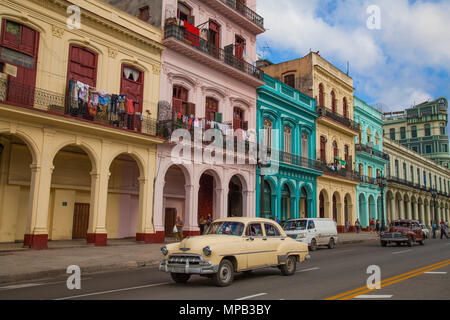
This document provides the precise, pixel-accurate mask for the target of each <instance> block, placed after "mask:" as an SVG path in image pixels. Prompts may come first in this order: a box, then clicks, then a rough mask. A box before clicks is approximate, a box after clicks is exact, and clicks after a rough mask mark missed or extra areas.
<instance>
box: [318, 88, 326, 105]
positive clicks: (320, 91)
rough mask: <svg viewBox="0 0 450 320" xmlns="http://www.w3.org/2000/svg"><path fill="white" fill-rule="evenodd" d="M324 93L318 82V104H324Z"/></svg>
mask: <svg viewBox="0 0 450 320" xmlns="http://www.w3.org/2000/svg"><path fill="white" fill-rule="evenodd" d="M324 102H325V93H324V90H323V84H319V106H320V107H323V106H325V103H324Z"/></svg>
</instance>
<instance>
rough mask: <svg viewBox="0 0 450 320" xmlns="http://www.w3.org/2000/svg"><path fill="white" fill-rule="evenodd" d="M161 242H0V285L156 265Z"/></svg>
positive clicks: (351, 236)
mask: <svg viewBox="0 0 450 320" xmlns="http://www.w3.org/2000/svg"><path fill="white" fill-rule="evenodd" d="M376 239H378V236H377V235H376V234H370V233H368V232H361V233H359V234H356V233H347V234H339V241H338V245H343V244H349V243H357V242H364V241H370V240H376ZM162 246H163V244H159V243H158V244H143V243H138V242H135V241H134V239H125V240H108V246H106V247H95V246H93V245H88V244H86V241H85V240H72V241H49V242H48V247H49V249H48V250H30V249H28V248H23V247H22V244H21V243H12V244H10V243H8V244H6V243H1V244H0V284H4V283H9V282H17V281H25V280H36V279H44V278H49V277H57V276H63V275H67V276H68V274H66V269H67V267H68V266H69V265H77V266H79V267H80V268H81V271H82V274H87V273H95V272H102V271H108V270H109V271H112V270H124V269H130V268H138V267H144V266H155V265H158V263H159V261H160V260H161V259H162V255H161V250H160V249H161V247H162Z"/></svg>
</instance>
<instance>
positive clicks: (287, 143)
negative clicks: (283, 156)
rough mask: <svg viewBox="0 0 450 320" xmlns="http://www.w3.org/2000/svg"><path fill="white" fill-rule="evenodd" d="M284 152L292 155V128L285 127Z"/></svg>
mask: <svg viewBox="0 0 450 320" xmlns="http://www.w3.org/2000/svg"><path fill="white" fill-rule="evenodd" d="M283 135H284V152H286V153H292V128H291V127H290V126H287V125H286V126H284V128H283Z"/></svg>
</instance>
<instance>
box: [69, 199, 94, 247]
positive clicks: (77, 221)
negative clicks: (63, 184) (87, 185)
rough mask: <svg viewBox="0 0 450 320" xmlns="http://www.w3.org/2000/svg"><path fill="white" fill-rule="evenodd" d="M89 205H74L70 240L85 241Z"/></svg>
mask: <svg viewBox="0 0 450 320" xmlns="http://www.w3.org/2000/svg"><path fill="white" fill-rule="evenodd" d="M89 207H90V205H89V203H75V208H74V213H73V229H72V239H86V238H87V230H88V227H89Z"/></svg>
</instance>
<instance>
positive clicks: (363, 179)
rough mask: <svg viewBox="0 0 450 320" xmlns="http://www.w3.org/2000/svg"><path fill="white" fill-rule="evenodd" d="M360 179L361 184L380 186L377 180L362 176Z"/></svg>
mask: <svg viewBox="0 0 450 320" xmlns="http://www.w3.org/2000/svg"><path fill="white" fill-rule="evenodd" d="M359 178H360V180H361V182H363V183H368V184H373V185H378V183H377V179H376V178H373V177H369V176H361V175H360V176H359Z"/></svg>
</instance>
